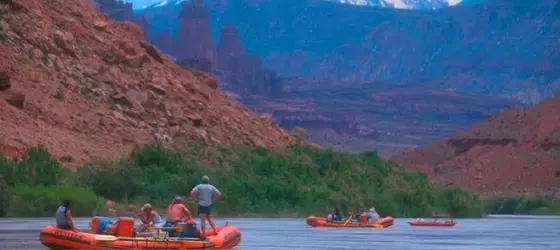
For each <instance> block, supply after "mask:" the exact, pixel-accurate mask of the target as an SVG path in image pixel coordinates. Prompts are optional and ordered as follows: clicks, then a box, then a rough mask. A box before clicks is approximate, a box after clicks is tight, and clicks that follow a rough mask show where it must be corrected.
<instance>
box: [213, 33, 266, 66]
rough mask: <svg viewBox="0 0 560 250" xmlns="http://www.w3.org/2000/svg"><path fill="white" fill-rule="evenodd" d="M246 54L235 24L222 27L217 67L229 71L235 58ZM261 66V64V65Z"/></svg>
mask: <svg viewBox="0 0 560 250" xmlns="http://www.w3.org/2000/svg"><path fill="white" fill-rule="evenodd" d="M244 54H245V51H244V49H243V44H242V43H241V39H240V38H239V32H238V31H237V29H236V28H235V26H233V25H231V24H230V25H226V26H224V27H223V28H222V31H221V35H220V44H219V45H218V49H217V67H216V68H217V69H218V70H224V71H228V70H231V69H232V63H233V59H234V58H235V57H238V56H242V55H244ZM259 66H260V65H259Z"/></svg>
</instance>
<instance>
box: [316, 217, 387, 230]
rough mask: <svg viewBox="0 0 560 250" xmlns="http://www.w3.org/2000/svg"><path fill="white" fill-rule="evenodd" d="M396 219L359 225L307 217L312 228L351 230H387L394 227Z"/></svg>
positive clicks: (385, 218) (384, 219) (383, 219)
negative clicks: (347, 228)
mask: <svg viewBox="0 0 560 250" xmlns="http://www.w3.org/2000/svg"><path fill="white" fill-rule="evenodd" d="M393 222H394V219H393V217H391V216H387V217H383V218H381V219H379V220H377V221H375V222H372V223H359V222H349V223H345V222H344V221H334V222H329V221H327V218H325V217H316V216H309V217H307V225H310V226H312V227H350V228H386V227H390V226H392V225H393Z"/></svg>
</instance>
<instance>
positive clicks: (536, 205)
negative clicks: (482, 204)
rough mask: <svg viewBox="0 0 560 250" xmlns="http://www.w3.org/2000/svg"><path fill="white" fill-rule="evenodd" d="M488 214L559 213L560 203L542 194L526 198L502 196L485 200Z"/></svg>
mask: <svg viewBox="0 0 560 250" xmlns="http://www.w3.org/2000/svg"><path fill="white" fill-rule="evenodd" d="M486 212H487V213H489V214H560V205H558V204H553V203H552V202H551V201H549V200H546V199H545V198H544V197H542V196H537V197H535V198H532V199H527V198H526V197H524V196H518V197H503V198H499V199H495V200H490V201H488V202H486Z"/></svg>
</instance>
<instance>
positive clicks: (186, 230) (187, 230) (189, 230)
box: [177, 222, 196, 238]
mask: <svg viewBox="0 0 560 250" xmlns="http://www.w3.org/2000/svg"><path fill="white" fill-rule="evenodd" d="M177 224H178V225H180V227H181V229H182V230H181V232H179V237H182V238H195V237H196V234H195V232H196V224H194V223H193V224H187V223H184V222H181V223H177Z"/></svg>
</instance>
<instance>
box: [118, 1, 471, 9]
mask: <svg viewBox="0 0 560 250" xmlns="http://www.w3.org/2000/svg"><path fill="white" fill-rule="evenodd" d="M190 1H191V0H160V1H147V0H129V2H132V3H134V4H135V7H134V8H135V9H147V8H151V9H154V8H160V7H164V8H165V6H173V5H177V4H180V3H181V2H190ZM266 1H270V0H249V1H247V2H266ZM276 1H280V2H281V0H276ZM318 1H327V2H336V3H341V4H349V5H361V6H375V7H384V8H395V9H439V8H444V7H448V6H453V5H457V4H459V3H461V2H462V1H482V0H318ZM147 2H150V3H151V4H146V3H147ZM226 2H228V1H227V0H204V3H205V4H206V5H208V6H210V5H214V4H227V3H226Z"/></svg>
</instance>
